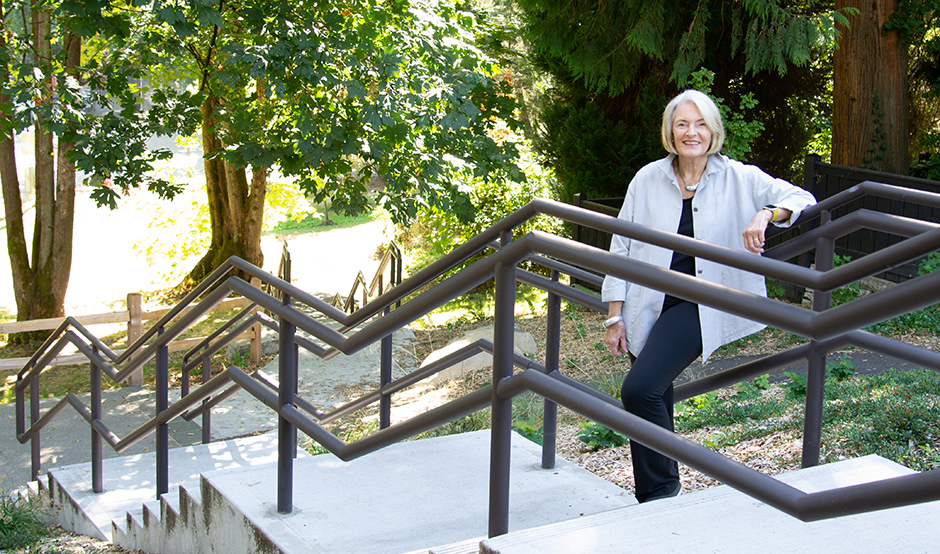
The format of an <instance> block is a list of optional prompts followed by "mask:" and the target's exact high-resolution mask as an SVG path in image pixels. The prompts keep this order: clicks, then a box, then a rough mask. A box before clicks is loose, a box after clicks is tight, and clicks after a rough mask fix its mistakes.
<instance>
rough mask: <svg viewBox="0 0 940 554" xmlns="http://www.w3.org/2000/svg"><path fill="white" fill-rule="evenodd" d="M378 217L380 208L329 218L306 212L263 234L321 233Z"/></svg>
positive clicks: (335, 215)
mask: <svg viewBox="0 0 940 554" xmlns="http://www.w3.org/2000/svg"><path fill="white" fill-rule="evenodd" d="M379 217H381V211H380V210H373V211H371V212H366V213H363V214H360V215H355V216H347V215H342V214H332V215H330V216H329V220H327V219H325V218H324V217H322V215H321V214H319V213H317V214H310V213H308V214H305V215H304V216H303V217H301V218H298V219H286V220H284V221H282V222H280V223H278V224H277V225H276V226H274V228H273V229H271V230H269V231H265V234H267V235H271V234H279V235H286V234H291V235H293V234H300V233H322V232H324V231H332V230H334V229H346V228H349V227H355V226H357V225H362V224H363V223H369V222H370V221H375V220H376V219H378V218H379Z"/></svg>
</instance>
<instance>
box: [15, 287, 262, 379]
mask: <svg viewBox="0 0 940 554" xmlns="http://www.w3.org/2000/svg"><path fill="white" fill-rule="evenodd" d="M252 284H255V285H256V286H259V285H260V280H258V279H253V280H252ZM250 304H251V301H249V300H247V299H246V298H232V299H229V300H225V301H223V302H222V303H220V304H219V305H218V306H216V308H215V309H214V310H213V312H217V311H222V310H234V309H240V308H245V307H247V306H249V305H250ZM193 308H194V306H189V307H187V308H186V309H184V312H183V313H186V312H189V311H190V310H192V309H193ZM169 311H170V308H165V309H160V310H150V311H144V309H143V297H142V295H141V293H139V292H132V293H129V294H128V295H127V309H125V310H118V311H114V312H107V313H101V314H89V315H80V316H72V317H73V318H74V319H75V320H77V321H78V322H79V323H81V324H82V325H85V326H89V325H107V324H110V325H114V324H125V325H126V326H127V344H133V343H134V341H135V340H137V339H138V338H140V336H141V335H142V334H143V331H144V322H146V321H153V320H158V319H160V318H161V317H163V316H165V315H166V314H167V313H169ZM63 321H65V316H62V317H50V318H46V319H32V320H29V321H17V322H13V323H0V334H3V335H9V334H13V333H28V332H32V331H49V330H53V329H56V328H58V327H59V325H61V324H62V322H63ZM203 338H204V337H193V338H186V339H180V340H175V341H173V342H171V343H170V344H169V349H170V352H178V351H181V350H187V349H189V348H192V347H193V346H195V345H196V344H198V343H199V342H200V341H202V340H203ZM240 338H243V339H245V338H247V339H249V340H250V341H251V345H250V348H249V360H250V361H251V363H255V364H256V363H259V362H260V361H261V325H260V324H256V325H254V326H252V328H251V330H250V331H249V332H247V333H245V334H244V335H243V336H242V337H240ZM116 352H118V353H120V352H122V350H116ZM28 360H29V358H7V359H3V360H0V371H11V370H17V369H20V368H21V367H23V364H25V363H26V362H27V361H28ZM87 361H88V357H87V356H85V354H82V353H81V352H78V353H75V354H60V355H58V356H56V357H55V359H54V360H53V361H52V363H50V364H49V365H59V366H61V365H74V364H80V363H86V362H87ZM130 384H131V385H134V386H139V385H141V384H143V372H142V370H141V371H138V372H137V373H135V374H133V375H132V376H131V380H130Z"/></svg>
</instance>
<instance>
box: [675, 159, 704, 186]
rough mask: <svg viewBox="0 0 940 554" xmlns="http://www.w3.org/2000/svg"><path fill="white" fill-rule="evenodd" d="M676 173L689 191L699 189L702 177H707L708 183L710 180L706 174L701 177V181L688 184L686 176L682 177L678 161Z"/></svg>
mask: <svg viewBox="0 0 940 554" xmlns="http://www.w3.org/2000/svg"><path fill="white" fill-rule="evenodd" d="M676 175H677V176H678V177H679V180H680V181H682V186H684V187H685V190H687V191H689V192H695V191H696V190H698V185H699V183H701V182H702V179H703V178H704V179H705V182H706V183H707V182H708V176H707V175H705V176H703V177H701V178H699V181H698V182H697V183H693V184H691V185H690V184H688V183H686V182H685V178H683V177H682V170H681V169H679V164H678V163H676Z"/></svg>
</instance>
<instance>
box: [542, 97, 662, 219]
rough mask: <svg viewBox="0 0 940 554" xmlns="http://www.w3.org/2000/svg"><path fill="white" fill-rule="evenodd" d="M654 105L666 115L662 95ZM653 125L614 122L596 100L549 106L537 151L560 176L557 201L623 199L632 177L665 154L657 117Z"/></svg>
mask: <svg viewBox="0 0 940 554" xmlns="http://www.w3.org/2000/svg"><path fill="white" fill-rule="evenodd" d="M650 102H651V103H652V104H654V105H656V106H657V107H658V110H657V111H659V112H660V114H661V113H662V109H663V107H665V101H664V100H663V99H662V97H659V98H658V99H656V100H650ZM648 121H649V124H648V125H647V126H639V125H629V124H627V123H626V122H624V121H610V120H609V119H608V118H607V116H606V115H605V114H604V113H603V112H602V111H601V110H600V108H599V106H598V105H597V104H596V103H593V102H582V101H577V100H576V101H567V100H562V99H559V100H556V101H554V102H552V103H550V104H548V105H547V106H545V107H544V109H543V110H542V124H543V126H544V131H543V132H542V133H541V135H540V138H539V139H538V140H537V141H536V142H535V148H536V150H537V152H538V153H539V155H540V156H541V159H542V160H543V161H544V163H545V164H546V165H548V166H550V167H553V168H554V169H555V173H556V175H557V176H558V180H557V182H556V183H555V185H554V187H553V196H554V198H555V199H557V200H559V201H561V202H569V203H570V202H572V201H573V198H574V195H575V194H577V193H581V194H584V195H585V196H586V197H588V198H611V197H623V195H624V193H625V192H626V189H627V184H628V183H629V182H630V179H632V177H633V174H634V173H636V171H637V170H638V169H640V168H641V167H643V165H645V164H646V163H648V162H649V161H650V160H652V159H654V158H655V157H657V154H658V153H659V152H661V151H662V147H661V146H660V145H659V140H658V137H659V135H658V133H657V132H656V126H655V121H656V119H655V117H652V118H650V119H649V120H648Z"/></svg>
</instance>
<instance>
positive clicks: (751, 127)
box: [688, 68, 764, 161]
mask: <svg viewBox="0 0 940 554" xmlns="http://www.w3.org/2000/svg"><path fill="white" fill-rule="evenodd" d="M714 81H715V73H714V72H713V71H710V70H708V69H705V68H702V69H700V70H698V71H695V72H693V73H692V74H691V75H690V76H689V83H688V84H689V86H691V87H692V88H695V89H698V90H700V91H702V92H704V93H706V94H709V95H711V90H712V84H713V83H714ZM711 98H712V100H714V101H715V104H716V105H717V106H718V111H720V112H721V119H722V121H724V124H725V144H724V146H723V147H722V149H721V151H722V153H723V154H725V155H726V156H728V157H730V158H733V159H735V160H741V161H747V154H748V152H750V151H751V143H752V142H754V140H755V139H756V138H757V137H758V136H759V135H760V134H761V132H762V131H763V130H764V124H763V123H761V122H760V121H746V120H745V116H744V114H745V113H747V111H748V110H751V109H753V108H754V107H755V106H757V100H755V98H754V94H753V93H747V94H745V95H743V96H742V97H741V103H740V105H739V106H738V108H739V109H738V110H737V111H734V112H732V111H731V108H729V107H728V106H727V105H726V104H725V100H724V98H718V97H716V96H714V95H711Z"/></svg>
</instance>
